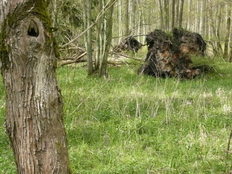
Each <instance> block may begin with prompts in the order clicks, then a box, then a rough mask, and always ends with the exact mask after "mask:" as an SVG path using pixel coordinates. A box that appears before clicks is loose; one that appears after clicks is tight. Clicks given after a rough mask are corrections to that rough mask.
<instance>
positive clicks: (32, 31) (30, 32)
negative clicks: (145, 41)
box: [27, 20, 39, 37]
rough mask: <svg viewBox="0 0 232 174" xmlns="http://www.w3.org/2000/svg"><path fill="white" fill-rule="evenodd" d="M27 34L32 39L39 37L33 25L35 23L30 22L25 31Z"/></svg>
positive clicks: (37, 30)
mask: <svg viewBox="0 0 232 174" xmlns="http://www.w3.org/2000/svg"><path fill="white" fill-rule="evenodd" d="M27 34H28V35H29V36H32V37H38V36H39V29H38V27H37V25H36V23H35V21H33V20H31V22H30V25H29V27H28V30H27Z"/></svg>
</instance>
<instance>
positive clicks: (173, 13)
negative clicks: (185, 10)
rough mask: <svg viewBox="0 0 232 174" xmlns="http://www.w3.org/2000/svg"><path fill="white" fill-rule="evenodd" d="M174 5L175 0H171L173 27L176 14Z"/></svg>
mask: <svg viewBox="0 0 232 174" xmlns="http://www.w3.org/2000/svg"><path fill="white" fill-rule="evenodd" d="M175 5H176V0H173V1H172V28H174V27H175V16H176V13H175V12H176V11H175Z"/></svg>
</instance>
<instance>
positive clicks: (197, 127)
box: [0, 62, 232, 174]
mask: <svg viewBox="0 0 232 174" xmlns="http://www.w3.org/2000/svg"><path fill="white" fill-rule="evenodd" d="M211 65H213V67H214V68H213V69H212V70H211V72H210V73H209V74H206V75H205V76H203V77H199V78H196V79H194V80H186V81H178V80H176V79H161V78H153V77H149V76H137V75H136V70H137V68H138V67H136V66H134V65H133V66H123V67H121V68H116V67H110V68H109V74H110V76H109V78H108V79H101V78H95V77H87V75H86V74H87V73H86V70H85V69H84V68H82V67H78V66H77V67H62V68H59V69H58V70H57V73H58V80H59V84H60V87H61V89H62V94H63V97H64V98H63V99H64V103H65V107H64V111H65V126H66V131H67V135H68V143H69V156H70V167H71V168H72V171H73V173H74V174H76V173H81V174H132V173H133V174H153V173H154V174H170V173H173V174H180V173H181V174H182V173H186V174H195V173H197V174H214V173H215V174H221V173H226V172H227V173H228V171H229V170H230V169H231V160H232V156H231V155H230V156H229V159H228V161H226V153H225V151H224V150H225V149H226V148H227V143H228V138H229V134H230V130H231V125H232V121H231V120H232V118H231V117H232V88H231V87H232V80H231V77H232V64H230V63H224V62H211ZM1 90H3V85H2V84H1ZM0 104H1V106H0V112H1V115H2V116H1V118H0V124H1V125H3V122H4V112H5V111H4V106H5V101H4V94H2V95H1V96H0ZM0 136H1V139H0V173H9V174H11V173H14V171H15V167H14V163H13V155H12V152H11V149H10V146H9V141H8V139H7V136H6V134H5V133H4V128H3V126H1V127H0ZM227 162H228V164H229V165H228V166H227V167H226V163H227Z"/></svg>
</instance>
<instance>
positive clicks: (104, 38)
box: [96, 0, 117, 77]
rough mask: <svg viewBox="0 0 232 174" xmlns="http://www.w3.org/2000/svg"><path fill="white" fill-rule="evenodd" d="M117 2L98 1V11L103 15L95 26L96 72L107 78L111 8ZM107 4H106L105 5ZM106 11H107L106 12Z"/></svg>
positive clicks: (110, 37) (110, 36)
mask: <svg viewBox="0 0 232 174" xmlns="http://www.w3.org/2000/svg"><path fill="white" fill-rule="evenodd" d="M116 1H117V0H110V1H107V0H100V1H99V11H102V12H103V13H104V15H103V16H102V18H101V19H99V21H98V24H97V53H96V70H97V73H98V75H99V76H101V77H107V76H108V74H107V59H108V54H109V49H110V45H111V40H112V25H113V22H112V16H113V6H114V4H115V3H116ZM107 2H108V3H107ZM106 10H107V11H106Z"/></svg>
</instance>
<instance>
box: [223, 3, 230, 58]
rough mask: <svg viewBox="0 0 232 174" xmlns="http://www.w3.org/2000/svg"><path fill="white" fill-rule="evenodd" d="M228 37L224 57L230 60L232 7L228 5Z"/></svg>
mask: <svg viewBox="0 0 232 174" xmlns="http://www.w3.org/2000/svg"><path fill="white" fill-rule="evenodd" d="M226 26H227V27H226V29H227V30H226V37H225V47H224V55H223V57H224V59H225V60H229V59H228V57H229V41H230V35H231V32H230V30H231V9H230V7H228V6H227V25H226Z"/></svg>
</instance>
